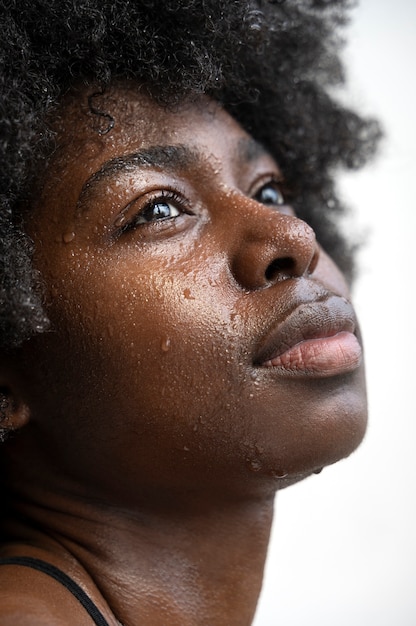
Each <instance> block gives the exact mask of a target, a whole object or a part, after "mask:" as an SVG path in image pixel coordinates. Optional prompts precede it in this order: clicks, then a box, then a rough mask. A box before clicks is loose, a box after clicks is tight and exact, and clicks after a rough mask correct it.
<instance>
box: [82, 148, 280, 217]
mask: <svg viewBox="0 0 416 626" xmlns="http://www.w3.org/2000/svg"><path fill="white" fill-rule="evenodd" d="M268 154H269V153H268V151H267V150H266V149H265V148H264V147H263V146H262V145H261V144H260V143H258V142H257V141H256V140H255V139H253V138H252V137H244V138H242V139H240V140H239V141H238V144H237V155H238V159H239V160H241V161H242V162H246V163H250V162H252V161H254V160H255V159H257V158H260V157H262V156H265V155H268ZM202 160H203V156H202V155H201V153H200V152H199V151H198V150H196V149H195V148H192V147H190V146H185V145H183V144H176V145H171V146H169V145H167V146H166V145H160V146H159V145H155V146H150V147H149V148H145V149H144V150H140V151H138V152H133V153H131V154H126V155H123V156H117V157H114V158H113V159H110V160H109V161H106V162H105V163H103V164H102V166H101V167H100V169H99V170H97V171H96V172H94V174H92V175H91V176H90V177H89V178H88V179H87V180H86V181H85V183H84V185H83V186H82V189H81V193H80V195H79V197H78V201H77V208H78V209H81V210H82V206H83V204H84V203H85V201H86V200H87V198H88V196H89V195H90V194H93V193H94V191H95V189H96V187H97V186H98V185H99V184H100V183H101V182H102V181H103V180H106V179H108V178H111V177H112V176H114V175H115V174H117V173H118V172H133V171H135V170H136V169H137V168H138V167H141V168H143V167H152V168H163V169H166V170H170V171H172V170H177V169H183V168H186V167H189V166H190V165H193V164H196V163H197V162H200V161H202Z"/></svg>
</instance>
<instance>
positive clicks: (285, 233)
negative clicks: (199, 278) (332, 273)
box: [231, 198, 319, 290]
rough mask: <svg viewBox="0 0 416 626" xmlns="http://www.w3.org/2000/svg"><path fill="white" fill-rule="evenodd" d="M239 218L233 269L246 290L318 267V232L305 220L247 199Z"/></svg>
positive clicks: (261, 286)
mask: <svg viewBox="0 0 416 626" xmlns="http://www.w3.org/2000/svg"><path fill="white" fill-rule="evenodd" d="M243 205H244V206H243ZM237 219H238V223H239V227H238V237H237V241H236V242H235V247H234V252H233V254H232V260H231V270H232V273H233V275H234V278H235V279H236V280H237V282H238V283H239V285H240V286H241V287H243V288H244V289H249V290H255V289H262V288H264V287H269V286H271V285H273V284H275V283H276V282H279V281H282V280H287V279H289V278H297V277H301V276H304V275H306V274H311V273H312V272H313V271H314V269H315V268H316V265H317V263H318V258H319V247H318V245H317V242H316V237H315V233H314V231H313V230H312V228H311V227H310V226H309V225H308V224H307V223H306V222H304V221H303V220H300V219H298V218H297V217H295V216H293V215H286V214H283V213H281V212H279V211H278V210H276V209H273V208H271V207H269V206H265V205H261V204H259V203H258V202H255V201H253V200H250V199H247V198H244V199H242V201H241V204H240V211H239V215H238V218H237Z"/></svg>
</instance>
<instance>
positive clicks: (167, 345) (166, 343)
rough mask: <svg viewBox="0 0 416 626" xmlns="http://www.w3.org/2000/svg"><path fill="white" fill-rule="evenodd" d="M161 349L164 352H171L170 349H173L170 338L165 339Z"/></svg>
mask: <svg viewBox="0 0 416 626" xmlns="http://www.w3.org/2000/svg"><path fill="white" fill-rule="evenodd" d="M160 347H161V349H162V352H169V350H170V348H171V341H170V338H169V337H163V339H162V341H161V344H160Z"/></svg>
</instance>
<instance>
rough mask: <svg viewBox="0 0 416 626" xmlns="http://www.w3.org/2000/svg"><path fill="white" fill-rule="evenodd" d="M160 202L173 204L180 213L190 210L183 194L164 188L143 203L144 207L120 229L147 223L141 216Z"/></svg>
mask: <svg viewBox="0 0 416 626" xmlns="http://www.w3.org/2000/svg"><path fill="white" fill-rule="evenodd" d="M134 203H135V201H133V202H131V203H130V204H129V205H128V206H127V207H126V209H125V211H124V213H126V212H127V211H128V210H129V208H130V207H131V206H132V205H133V204H134ZM158 204H160V205H162V204H165V205H173V206H174V207H175V208H176V209H177V211H178V213H187V212H190V211H189V208H188V206H187V205H186V202H185V200H184V198H183V196H181V195H180V194H179V193H177V192H176V191H171V190H166V189H164V190H162V191H159V192H157V195H155V196H154V197H153V198H151V199H150V200H147V201H146V202H145V204H144V205H143V207H142V208H141V209H140V210H139V211H138V212H137V213H136V214H135V215H134V217H133V218H132V219H131V220H129V221H127V222H125V223H123V224H122V226H121V228H120V231H121V233H124V232H127V231H129V230H132V229H134V228H136V227H138V226H141V225H144V224H146V222H145V221H142V222H140V221H139V220H140V218H143V217H144V216H145V214H146V211H148V210H149V209H151V208H152V207H155V206H157V205H158ZM175 217H177V216H172V217H169V216H167V217H165V218H162V219H160V220H157V219H155V220H149V221H148V222H147V223H148V224H151V223H155V222H157V221H166V220H169V219H174V218H175Z"/></svg>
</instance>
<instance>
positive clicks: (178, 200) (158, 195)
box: [114, 188, 191, 233]
mask: <svg viewBox="0 0 416 626" xmlns="http://www.w3.org/2000/svg"><path fill="white" fill-rule="evenodd" d="M158 201H161V202H165V203H166V204H173V205H174V206H175V208H177V209H178V210H179V212H180V213H181V214H182V213H191V207H190V203H189V201H188V200H187V199H186V197H185V195H184V194H183V193H181V192H180V191H178V189H169V188H162V189H160V188H158V189H155V190H152V191H146V192H145V193H143V194H141V195H139V196H137V197H136V198H134V199H133V200H131V201H130V202H129V203H128V204H127V205H126V206H125V207H124V208H123V209H122V210H121V211H120V212H119V213H118V215H117V217H116V218H115V220H114V227H115V228H116V229H117V230H118V231H119V233H121V232H126V231H128V230H129V229H130V228H135V227H136V226H137V227H139V226H146V224H145V223H143V224H140V223H137V224H135V220H136V219H137V218H138V217H139V216H140V215H141V214H143V213H144V212H145V210H146V209H147V208H148V207H149V206H151V205H152V204H157V202H158ZM136 205H137V207H136ZM130 212H132V215H131V216H129V215H128V214H129V213H130ZM167 219H169V218H166V220H167ZM170 219H175V218H174V217H172V218H170ZM166 220H165V221H166ZM155 221H156V220H155ZM159 221H160V222H162V221H164V220H159ZM154 223H155V222H149V223H148V224H147V226H150V225H151V224H154Z"/></svg>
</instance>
